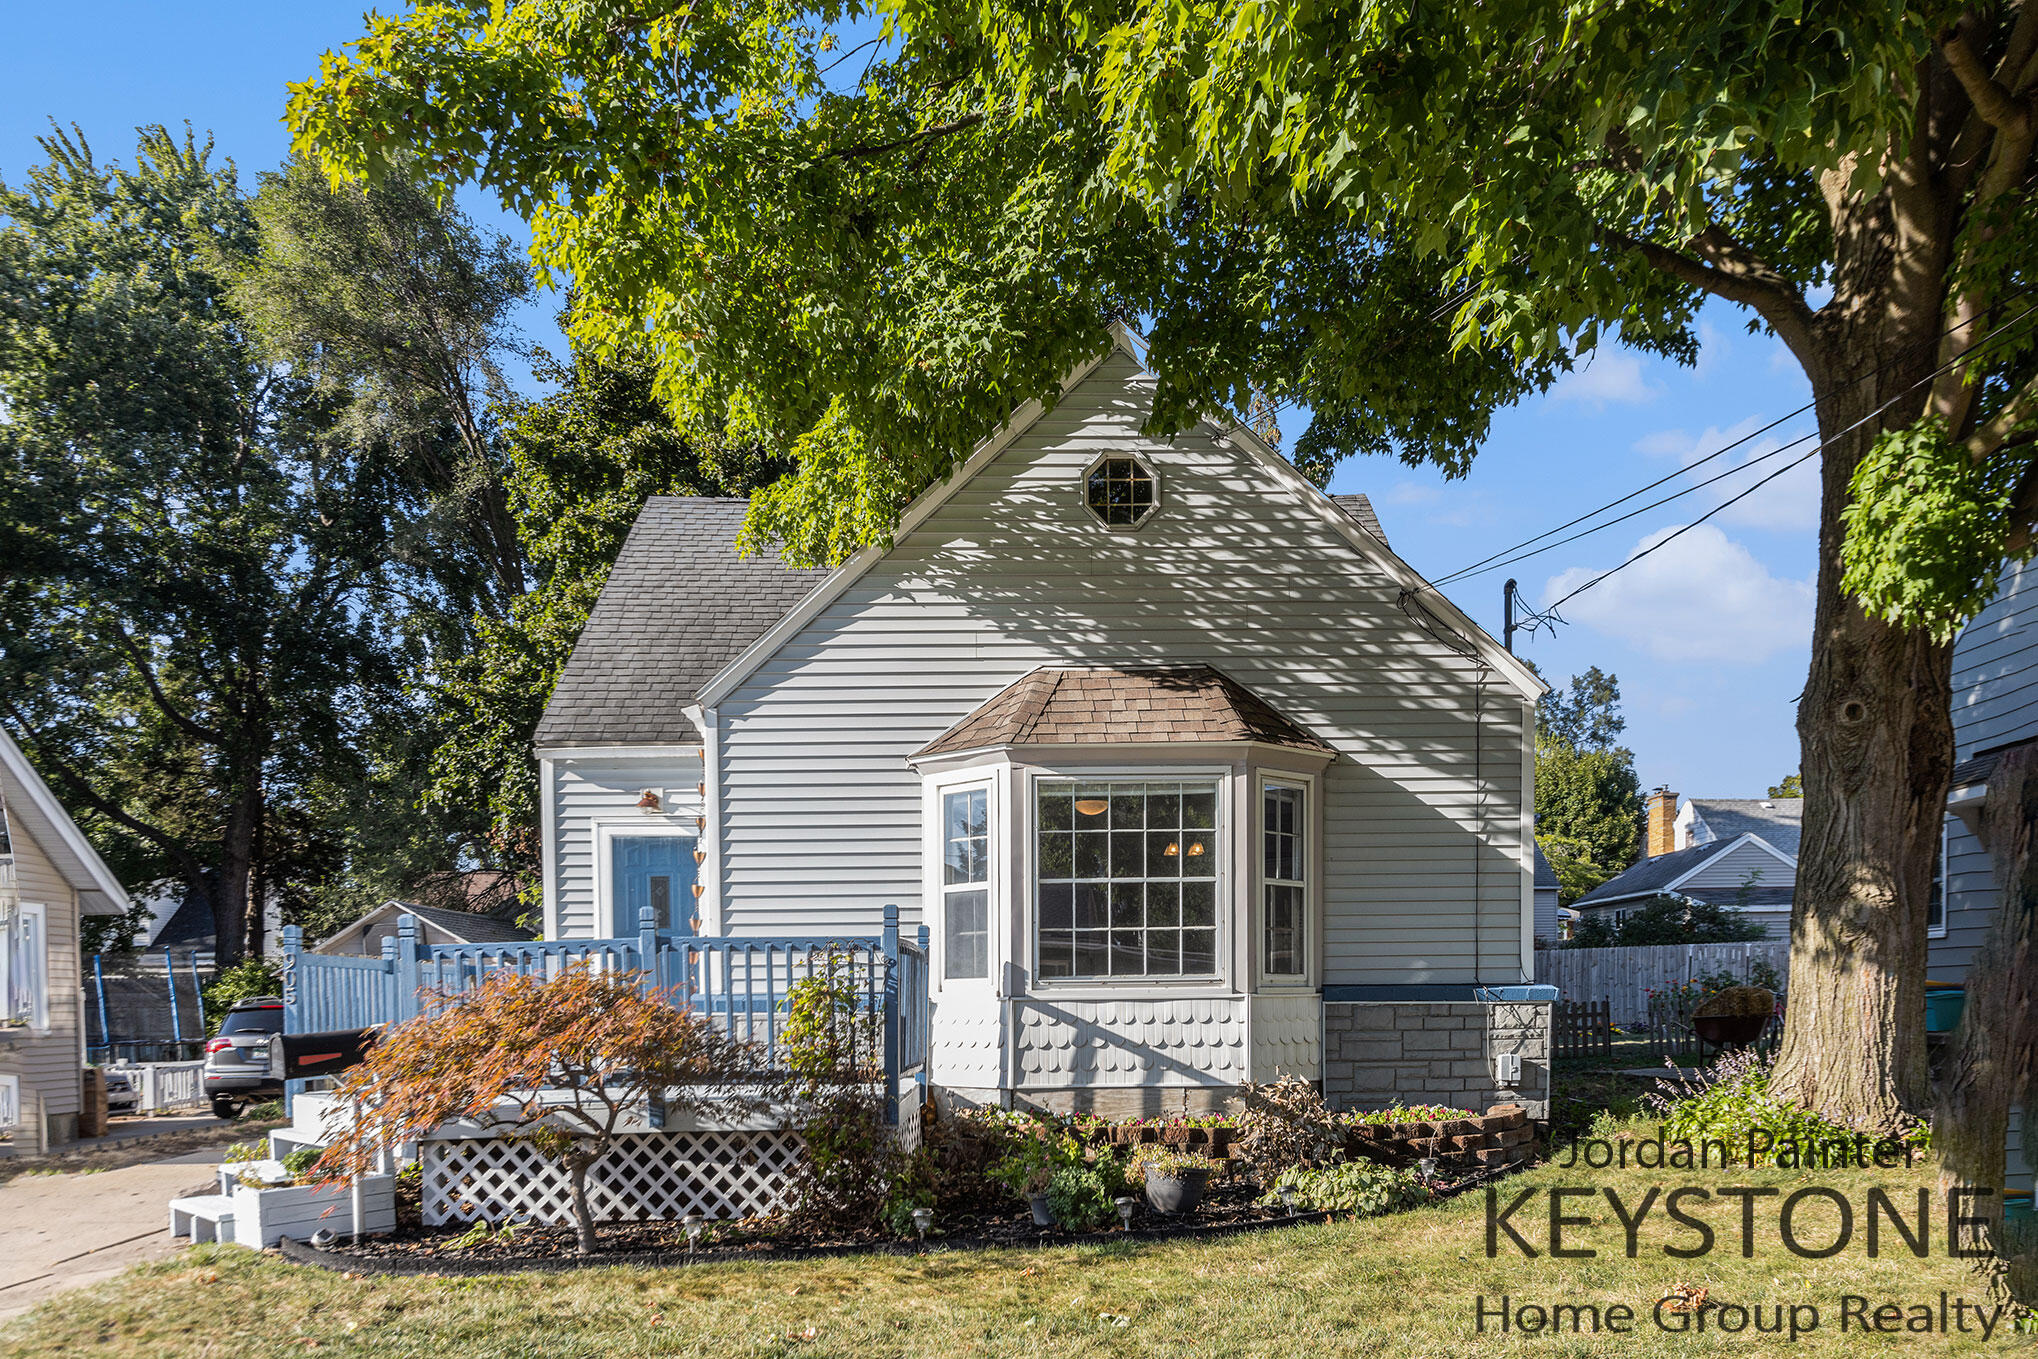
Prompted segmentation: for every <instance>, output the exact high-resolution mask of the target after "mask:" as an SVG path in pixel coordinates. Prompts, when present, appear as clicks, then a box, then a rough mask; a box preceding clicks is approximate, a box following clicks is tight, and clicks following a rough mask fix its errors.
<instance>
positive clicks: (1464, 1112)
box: [1335, 1104, 1477, 1127]
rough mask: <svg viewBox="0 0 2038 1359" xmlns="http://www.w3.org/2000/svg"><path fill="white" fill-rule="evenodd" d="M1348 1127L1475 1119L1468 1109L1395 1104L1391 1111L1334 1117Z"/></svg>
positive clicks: (1444, 1105)
mask: <svg viewBox="0 0 2038 1359" xmlns="http://www.w3.org/2000/svg"><path fill="white" fill-rule="evenodd" d="M1335 1117H1336V1119H1337V1121H1338V1122H1340V1123H1343V1124H1347V1125H1350V1126H1354V1127H1357V1126H1370V1127H1381V1126H1384V1125H1387V1124H1392V1123H1454V1122H1456V1121H1457V1120H1458V1119H1461V1118H1474V1117H1477V1115H1475V1114H1474V1113H1473V1112H1472V1111H1471V1110H1470V1109H1453V1108H1451V1107H1450V1106H1449V1105H1446V1104H1407V1105H1403V1104H1397V1105H1395V1106H1394V1107H1393V1108H1391V1109H1369V1110H1367V1111H1366V1112H1364V1113H1348V1114H1337V1115H1335Z"/></svg>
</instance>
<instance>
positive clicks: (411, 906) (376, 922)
mask: <svg viewBox="0 0 2038 1359" xmlns="http://www.w3.org/2000/svg"><path fill="white" fill-rule="evenodd" d="M406 915H408V916H411V917H413V918H415V919H416V921H417V928H418V942H419V943H421V944H426V945H438V944H514V943H523V942H526V941H528V940H531V939H535V938H536V937H537V936H536V935H534V934H533V933H531V931H529V930H527V929H525V928H524V927H523V926H521V925H517V924H514V923H512V922H511V921H508V920H504V919H502V918H500V917H499V916H495V915H483V914H481V913H479V912H476V911H449V910H446V909H445V908H443V907H439V906H420V905H418V904H417V903H416V902H411V901H385V902H383V903H382V904H381V905H380V906H377V907H376V908H375V909H374V910H372V911H370V912H368V913H367V914H366V915H364V916H362V917H361V918H360V919H359V920H356V921H355V922H354V923H353V924H351V925H347V926H345V927H344V928H341V929H337V930H334V931H333V932H332V933H331V934H329V935H327V936H326V937H325V938H324V939H321V940H320V941H319V942H318V943H317V944H316V945H314V946H313V947H312V950H311V951H312V952H313V953H337V954H348V955H351V956H354V957H359V958H379V957H381V956H382V941H383V940H385V939H394V938H395V937H396V931H397V921H398V920H399V919H400V918H402V917H403V916H406Z"/></svg>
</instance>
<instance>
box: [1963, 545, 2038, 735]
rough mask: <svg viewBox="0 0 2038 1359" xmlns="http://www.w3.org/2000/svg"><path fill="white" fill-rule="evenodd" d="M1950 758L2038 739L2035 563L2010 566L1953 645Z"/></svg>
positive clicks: (2037, 587) (2037, 585)
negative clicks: (1993, 594)
mask: <svg viewBox="0 0 2038 1359" xmlns="http://www.w3.org/2000/svg"><path fill="white" fill-rule="evenodd" d="M1953 695H1954V698H1953V746H1954V752H1955V755H1956V758H1959V759H1966V758H1967V757H1968V756H1970V755H1973V754H1974V753H1975V752H1977V751H1982V750H1992V749H1994V748H1995V747H1997V746H2001V745H2007V744H2009V743H2010V742H2012V741H2022V740H2025V739H2027V738H2029V737H2032V736H2038V565H2033V564H2029V563H2027V564H2025V565H2022V566H2012V567H2009V568H2007V569H2006V570H2005V571H2004V573H2003V584H2002V589H2001V591H2000V592H1999V593H1998V594H1997V596H1996V598H1995V599H1994V600H1993V601H1992V602H1991V603H1990V604H1989V606H1988V607H1987V608H1986V609H1984V610H1982V611H1981V613H1980V614H1979V615H1977V616H1976V618H1975V620H1974V621H1973V622H1972V623H1970V624H1968V625H1967V628H1966V630H1965V631H1964V632H1962V633H1961V634H1960V640H1959V641H1957V642H1955V643H1954V646H1953Z"/></svg>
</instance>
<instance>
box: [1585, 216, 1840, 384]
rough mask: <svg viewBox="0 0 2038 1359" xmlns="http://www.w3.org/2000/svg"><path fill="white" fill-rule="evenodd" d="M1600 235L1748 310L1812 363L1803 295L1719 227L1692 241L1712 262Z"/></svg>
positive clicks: (1622, 235)
mask: <svg viewBox="0 0 2038 1359" xmlns="http://www.w3.org/2000/svg"><path fill="white" fill-rule="evenodd" d="M1596 232H1597V235H1598V237H1599V240H1600V243H1601V244H1603V245H1607V246H1610V247H1612V248H1614V249H1616V250H1625V251H1628V252H1630V253H1631V254H1636V255H1640V256H1641V257H1642V259H1644V260H1645V261H1647V262H1648V263H1649V264H1650V265H1651V266H1653V267H1654V268H1655V269H1656V270H1658V271H1659V272H1661V273H1665V274H1668V275H1670V277H1672V278H1674V279H1676V280H1677V281H1678V282H1680V283H1688V284H1690V285H1691V286H1692V287H1694V288H1702V289H1704V290H1705V291H1706V292H1709V293H1711V294H1712V295H1713V296H1715V297H1722V298H1725V299H1726V300H1727V301H1729V302H1737V303H1739V304H1740V305H1742V306H1744V307H1747V308H1749V309H1750V310H1752V311H1754V312H1755V313H1756V314H1757V315H1759V316H1761V317H1762V319H1763V320H1765V321H1767V322H1768V323H1769V325H1770V328H1771V329H1773V330H1775V332H1776V333H1777V334H1778V335H1779V336H1781V337H1782V339H1783V342H1784V343H1785V344H1787V345H1789V346H1790V349H1791V352H1792V353H1794V354H1796V355H1797V356H1798V358H1799V359H1801V360H1804V361H1805V362H1807V363H1809V362H1810V361H1811V357H1812V353H1811V350H1812V331H1811V325H1812V311H1811V308H1810V307H1808V306H1806V305H1805V300H1804V297H1803V295H1802V294H1801V293H1799V292H1798V290H1797V288H1796V287H1795V286H1793V285H1792V284H1791V283H1790V282H1789V280H1787V279H1785V278H1784V277H1783V276H1782V275H1781V274H1778V273H1777V272H1776V271H1775V270H1774V269H1772V268H1771V267H1770V266H1768V265H1767V264H1765V263H1763V262H1762V261H1761V260H1759V259H1757V258H1756V257H1755V256H1754V255H1753V254H1751V253H1750V252H1749V251H1748V250H1747V249H1746V247H1744V246H1742V245H1741V244H1740V243H1739V242H1737V241H1735V240H1734V239H1733V238H1732V237H1731V236H1729V235H1728V234H1727V233H1726V232H1725V231H1723V230H1721V229H1720V228H1719V227H1717V226H1709V227H1707V228H1706V229H1705V230H1704V231H1702V232H1700V233H1699V234H1698V235H1697V236H1694V237H1692V241H1691V243H1692V246H1693V248H1695V249H1697V250H1698V251H1700V253H1702V254H1705V255H1707V256H1708V258H1707V259H1693V258H1692V257H1691V256H1690V255H1687V254H1684V253H1683V252H1681V251H1677V250H1672V249H1670V248H1669V247H1668V246H1663V245H1658V244H1656V243H1655V242H1654V241H1647V240H1643V239H1641V238H1640V237H1637V236H1630V235H1628V234H1627V233H1626V232H1624V231H1616V230H1614V229H1613V228H1612V227H1605V226H1602V227H1599V228H1596Z"/></svg>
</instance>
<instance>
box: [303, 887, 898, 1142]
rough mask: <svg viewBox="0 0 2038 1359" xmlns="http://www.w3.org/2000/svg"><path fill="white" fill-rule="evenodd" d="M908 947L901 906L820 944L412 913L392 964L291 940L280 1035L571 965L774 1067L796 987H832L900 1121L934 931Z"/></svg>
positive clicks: (396, 1014) (392, 949)
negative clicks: (451, 933) (441, 937)
mask: <svg viewBox="0 0 2038 1359" xmlns="http://www.w3.org/2000/svg"><path fill="white" fill-rule="evenodd" d="M917 933H918V938H917V939H916V940H914V941H911V942H909V941H907V940H906V939H904V938H902V937H901V935H900V931H899V908H898V907H896V906H889V905H888V906H886V907H885V908H884V927H883V929H882V931H881V932H880V933H878V934H877V935H875V936H854V937H836V938H813V939H782V938H776V937H769V938H721V939H703V938H695V937H693V936H690V935H669V934H660V933H659V932H658V930H657V928H656V926H655V925H654V924H653V919H652V913H651V910H650V908H649V907H646V908H645V909H644V911H643V913H642V916H641V918H640V920H639V932H638V933H637V935H636V936H634V937H631V938H622V939H549V940H543V941H538V942H530V943H497V944H444V945H427V944H424V943H421V942H420V941H419V938H418V930H417V920H416V918H415V917H413V916H408V915H406V916H402V917H399V918H398V921H397V932H396V934H395V936H394V937H392V938H389V939H385V940H384V941H383V950H382V956H381V957H379V958H358V957H347V956H342V955H332V954H322V953H312V952H310V951H308V950H307V949H306V948H305V947H304V936H303V932H302V931H301V930H299V929H297V928H296V927H295V926H292V927H291V928H289V929H286V930H285V931H284V932H283V1027H284V1030H285V1031H286V1032H288V1033H326V1032H331V1031H333V1030H339V1029H359V1028H366V1027H368V1026H369V1025H372V1024H401V1023H403V1022H404V1021H405V1020H408V1019H412V1018H415V1017H416V1016H417V1014H418V1013H419V1011H420V1009H421V1008H422V1006H423V1004H424V1002H425V1001H426V1000H427V999H428V998H429V995H430V993H432V992H450V993H458V992H462V991H466V990H470V989H472V988H473V987H475V986H477V985H479V984H480V983H481V982H482V981H483V980H485V979H486V978H488V977H490V976H493V975H496V974H498V973H502V972H514V973H517V974H519V975H522V976H529V977H540V978H549V977H557V976H559V975H561V974H562V973H563V972H565V971H566V970H567V969H568V968H571V967H593V968H596V969H598V970H602V971H616V972H642V973H644V974H646V975H647V976H648V977H649V978H650V980H651V982H652V983H653V984H655V985H656V986H658V987H659V988H660V989H661V990H664V991H665V992H666V994H667V995H669V996H670V997H671V998H672V1000H673V1003H674V1004H680V1005H685V1006H686V1007H687V1008H688V1009H690V1010H692V1011H694V1012H695V1013H696V1014H699V1015H701V1016H703V1017H704V1018H706V1019H708V1020H709V1021H710V1022H711V1023H713V1024H715V1025H716V1026H718V1027H720V1028H722V1029H724V1030H725V1031H726V1032H728V1033H729V1035H730V1036H731V1037H734V1038H738V1039H741V1040H743V1041H744V1042H746V1043H750V1044H752V1045H753V1046H755V1047H756V1048H757V1049H758V1050H759V1054H760V1056H761V1057H762V1059H763V1060H764V1062H765V1063H766V1064H768V1065H769V1064H776V1063H777V1062H778V1060H779V1058H780V1056H781V1054H780V1052H779V1044H780V1041H781V1038H782V1034H783V1030H784V1028H785V1023H786V1020H787V1018H788V1014H789V1000H790V997H791V995H792V993H793V988H794V987H796V986H797V985H799V984H800V983H801V982H807V981H823V982H825V983H826V984H827V985H829V986H830V987H831V988H833V989H836V990H837V991H838V993H839V994H842V995H843V996H845V998H846V997H852V996H853V1001H852V1002H851V1005H850V1008H851V1009H853V1011H854V1014H853V1015H852V1016H851V1027H852V1033H851V1034H850V1035H849V1038H850V1042H851V1044H852V1055H853V1056H854V1058H855V1059H856V1060H857V1062H858V1064H859V1065H860V1066H865V1067H868V1068H869V1069H871V1071H872V1075H873V1077H874V1078H875V1076H876V1073H877V1072H878V1071H879V1070H881V1071H882V1072H883V1078H884V1087H883V1088H884V1090H885V1091H886V1093H887V1097H888V1102H889V1103H890V1104H891V1105H892V1117H893V1121H894V1122H897V1121H898V1119H899V1117H900V1114H901V1113H902V1112H906V1113H910V1112H911V1111H910V1110H902V1108H901V1106H902V1105H904V1104H906V1103H908V1102H909V1101H908V1100H907V1099H906V1098H904V1097H903V1096H902V1093H901V1092H902V1089H903V1087H904V1085H905V1083H906V1082H905V1080H904V1078H910V1077H915V1076H919V1075H922V1074H924V1072H925V1070H926V1065H927V1045H928V1037H929V1032H928V1031H929V1028H930V1027H931V1025H930V1020H931V1015H930V1013H929V999H930V997H929V985H928V982H929V978H928V974H927V927H926V926H924V925H922V926H921V927H920V929H919V930H918V932H917Z"/></svg>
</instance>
